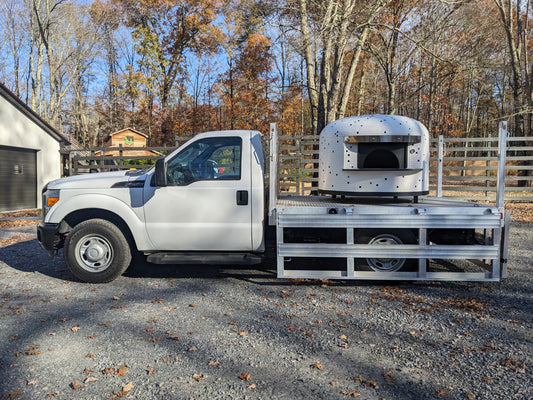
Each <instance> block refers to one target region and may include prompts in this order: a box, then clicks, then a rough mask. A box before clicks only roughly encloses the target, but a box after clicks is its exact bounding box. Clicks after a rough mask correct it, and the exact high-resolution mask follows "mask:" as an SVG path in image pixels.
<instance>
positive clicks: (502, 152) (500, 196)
mask: <svg viewBox="0 0 533 400" xmlns="http://www.w3.org/2000/svg"><path fill="white" fill-rule="evenodd" d="M507 135H508V132H507V122H506V121H501V122H500V125H499V126H498V143H499V148H498V173H497V180H496V207H498V208H499V209H501V210H503V205H504V201H505V162H506V156H507Z"/></svg>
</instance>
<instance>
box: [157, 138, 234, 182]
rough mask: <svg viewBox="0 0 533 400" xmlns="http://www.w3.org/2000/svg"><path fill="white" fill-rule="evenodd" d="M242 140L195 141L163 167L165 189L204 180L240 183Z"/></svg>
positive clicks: (207, 139)
mask: <svg viewBox="0 0 533 400" xmlns="http://www.w3.org/2000/svg"><path fill="white" fill-rule="evenodd" d="M241 149H242V140H241V138H238V137H220V138H206V139H201V140H198V141H196V142H194V143H192V144H191V145H190V146H187V147H186V148H185V149H184V150H182V151H181V152H179V153H178V154H176V155H175V156H174V157H173V158H172V159H171V160H170V161H168V163H167V182H168V185H169V186H184V185H189V184H191V183H193V182H197V181H205V180H220V179H225V180H240V179H241Z"/></svg>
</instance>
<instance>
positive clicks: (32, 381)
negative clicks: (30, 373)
mask: <svg viewBox="0 0 533 400" xmlns="http://www.w3.org/2000/svg"><path fill="white" fill-rule="evenodd" d="M36 383H37V381H35V380H31V381H28V383H27V385H28V386H33V385H35V384H36Z"/></svg>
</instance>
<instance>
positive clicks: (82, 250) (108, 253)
mask: <svg viewBox="0 0 533 400" xmlns="http://www.w3.org/2000/svg"><path fill="white" fill-rule="evenodd" d="M64 256H65V262H66V263H67V266H68V268H69V269H70V271H71V272H72V274H73V275H74V276H75V277H76V278H78V279H80V280H82V281H84V282H89V283H106V282H111V281H112V280H114V279H116V278H118V277H119V276H120V275H122V274H123V273H124V271H126V269H127V268H128V266H129V265H130V263H131V248H130V245H129V243H128V240H127V239H126V237H125V236H124V234H123V233H122V232H121V231H120V229H119V228H118V227H117V226H116V225H115V224H113V223H111V222H109V221H106V220H104V219H90V220H88V221H84V222H81V223H79V224H78V225H76V226H75V227H74V229H72V231H71V232H70V233H69V234H68V235H67V238H66V240H65V249H64Z"/></svg>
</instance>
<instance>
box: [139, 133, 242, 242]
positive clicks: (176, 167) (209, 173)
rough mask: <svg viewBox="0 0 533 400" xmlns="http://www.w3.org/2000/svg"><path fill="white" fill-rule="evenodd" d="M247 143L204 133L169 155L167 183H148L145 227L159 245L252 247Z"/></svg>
mask: <svg viewBox="0 0 533 400" xmlns="http://www.w3.org/2000/svg"><path fill="white" fill-rule="evenodd" d="M248 142H249V138H248V140H246V141H245V142H244V143H243V139H242V137H241V136H227V135H223V136H217V137H204V138H200V139H198V140H196V141H194V142H192V143H190V144H189V145H188V146H187V147H185V148H184V149H182V150H181V151H179V152H178V153H177V154H175V155H174V156H172V157H170V158H169V159H168V160H167V184H168V186H166V187H154V186H152V185H153V183H151V184H147V185H146V186H145V205H144V207H145V218H146V219H145V220H146V229H147V231H148V235H149V236H150V239H151V240H152V242H153V244H154V245H155V250H175V251H185V250H188V251H244V250H246V251H249V250H251V247H252V234H251V229H252V228H251V225H252V219H251V218H252V217H251V204H250V200H249V199H251V193H250V191H251V176H250V146H249V143H248Z"/></svg>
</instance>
